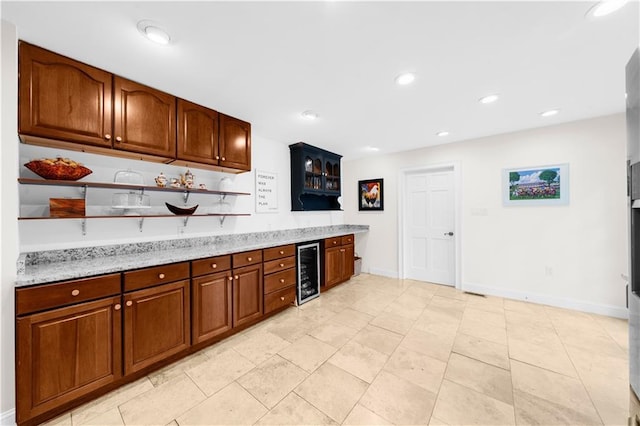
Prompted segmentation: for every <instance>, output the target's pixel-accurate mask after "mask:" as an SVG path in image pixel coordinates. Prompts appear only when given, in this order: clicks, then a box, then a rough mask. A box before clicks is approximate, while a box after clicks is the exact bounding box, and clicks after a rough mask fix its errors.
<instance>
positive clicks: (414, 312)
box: [383, 302, 424, 320]
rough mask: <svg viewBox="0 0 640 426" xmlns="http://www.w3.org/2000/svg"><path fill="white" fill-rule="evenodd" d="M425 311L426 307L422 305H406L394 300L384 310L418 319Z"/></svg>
mask: <svg viewBox="0 0 640 426" xmlns="http://www.w3.org/2000/svg"><path fill="white" fill-rule="evenodd" d="M422 311H424V307H421V306H406V305H405V304H403V303H398V302H393V303H391V304H390V305H389V306H387V307H386V308H384V311H383V312H388V313H391V314H395V315H399V316H401V317H405V318H409V319H411V320H416V319H418V317H419V316H420V315H421V314H422Z"/></svg>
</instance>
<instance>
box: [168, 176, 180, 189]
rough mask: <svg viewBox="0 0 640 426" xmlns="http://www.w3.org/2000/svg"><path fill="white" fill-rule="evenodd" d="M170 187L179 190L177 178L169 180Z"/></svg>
mask: <svg viewBox="0 0 640 426" xmlns="http://www.w3.org/2000/svg"><path fill="white" fill-rule="evenodd" d="M170 185H171V187H172V188H180V186H181V185H180V180H179V179H178V178H171V184H170Z"/></svg>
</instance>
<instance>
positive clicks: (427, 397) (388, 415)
mask: <svg viewBox="0 0 640 426" xmlns="http://www.w3.org/2000/svg"><path fill="white" fill-rule="evenodd" d="M435 397H436V396H435V394H434V393H432V392H429V391H427V390H426V389H424V388H421V387H420V386H418V385H415V384H413V383H411V382H409V381H408V380H405V379H403V378H400V377H398V376H395V375H393V374H391V373H387V372H386V371H381V372H380V374H378V376H377V377H376V379H375V380H374V381H373V383H372V384H371V386H369V389H367V392H366V393H365V394H364V395H363V397H362V399H361V400H360V404H361V405H363V406H364V407H365V408H367V409H369V410H371V411H373V412H374V413H376V414H377V415H379V416H381V417H382V418H384V419H386V420H388V421H390V422H391V423H394V424H399V425H417V424H426V423H427V422H428V421H429V417H430V416H431V410H432V408H433V404H434V402H435Z"/></svg>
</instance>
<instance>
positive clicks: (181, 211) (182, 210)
mask: <svg viewBox="0 0 640 426" xmlns="http://www.w3.org/2000/svg"><path fill="white" fill-rule="evenodd" d="M165 204H166V205H167V208H168V209H169V211H170V212H171V213H173V214H176V215H181V216H184V215H190V214H193V213H194V212H195V211H196V209H197V208H198V205H199V204H196V205H195V206H192V207H177V206H174V205H173V204H169V203H165Z"/></svg>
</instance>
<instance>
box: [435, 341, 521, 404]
mask: <svg viewBox="0 0 640 426" xmlns="http://www.w3.org/2000/svg"><path fill="white" fill-rule="evenodd" d="M444 377H445V379H447V380H449V381H452V382H455V383H457V384H459V385H462V386H466V387H468V388H469V389H473V390H475V391H478V392H480V393H482V394H484V395H487V396H490V397H491V398H493V399H497V400H498V401H502V402H504V403H505V404H509V405H513V390H512V388H511V373H509V371H507V370H504V369H502V368H500V367H496V366H494V365H490V364H485V363H484V362H481V361H477V360H475V359H471V358H467V357H466V356H462V355H458V354H456V353H453V354H451V358H450V359H449V364H448V365H447V372H446V373H445V375H444Z"/></svg>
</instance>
